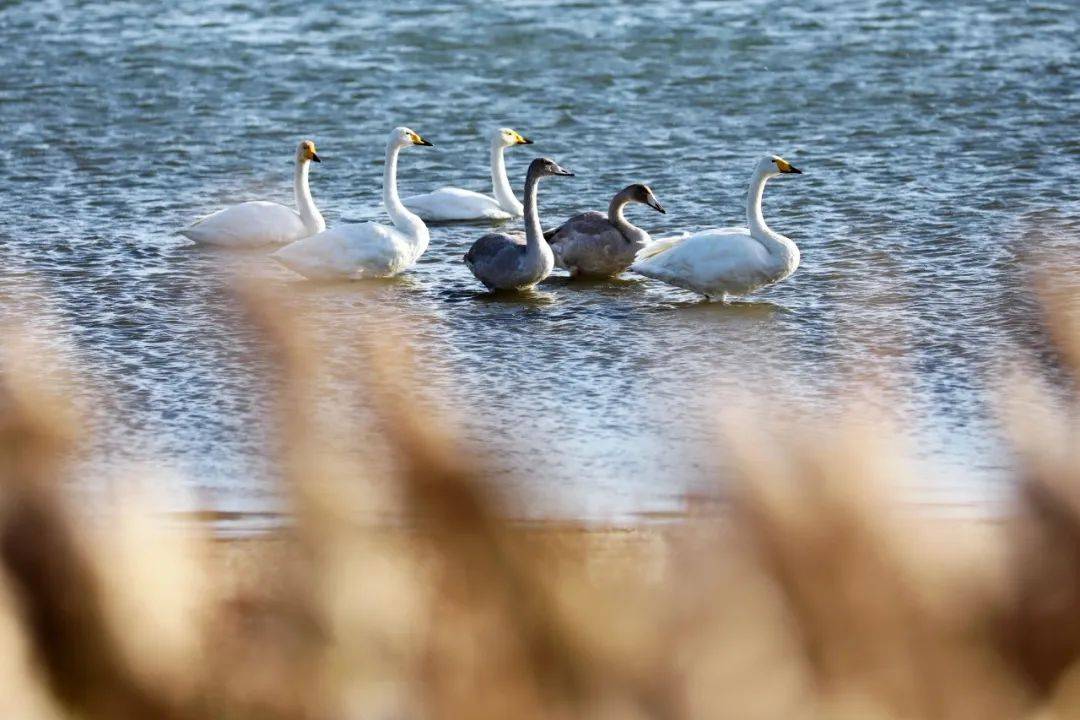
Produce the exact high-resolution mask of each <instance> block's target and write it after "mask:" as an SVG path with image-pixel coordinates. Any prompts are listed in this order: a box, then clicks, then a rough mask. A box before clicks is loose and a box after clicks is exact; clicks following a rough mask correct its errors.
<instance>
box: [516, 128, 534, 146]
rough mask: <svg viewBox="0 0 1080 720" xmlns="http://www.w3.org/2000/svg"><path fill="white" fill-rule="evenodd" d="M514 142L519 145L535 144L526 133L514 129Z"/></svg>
mask: <svg viewBox="0 0 1080 720" xmlns="http://www.w3.org/2000/svg"><path fill="white" fill-rule="evenodd" d="M514 142H516V143H517V144H518V145H532V144H533V141H532V140H530V139H529V138H527V137H525V136H524V135H522V134H521V133H519V132H518V131H517V130H515V131H514Z"/></svg>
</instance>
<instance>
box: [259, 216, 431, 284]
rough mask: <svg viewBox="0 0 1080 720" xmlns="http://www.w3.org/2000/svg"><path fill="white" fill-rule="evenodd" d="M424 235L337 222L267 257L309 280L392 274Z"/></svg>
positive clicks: (423, 242)
mask: <svg viewBox="0 0 1080 720" xmlns="http://www.w3.org/2000/svg"><path fill="white" fill-rule="evenodd" d="M423 235H424V237H422V238H419V239H416V238H411V237H409V236H408V235H406V234H405V233H403V232H401V231H399V230H398V229H396V228H394V227H392V226H390V225H383V224H381V223H375V222H368V223H361V224H355V225H340V226H338V227H335V228H331V229H330V230H324V231H323V232H321V233H318V234H317V235H312V236H311V237H307V238H304V239H303V240H299V241H297V242H294V243H292V244H291V245H287V246H285V247H283V248H281V249H280V250H278V251H277V252H275V253H273V254H272V255H271V256H270V257H272V258H274V259H275V260H277V261H278V262H280V263H281V264H282V265H284V266H285V267H287V268H289V269H290V270H292V271H294V272H296V273H299V274H300V275H303V276H304V277H306V278H308V279H310V280H360V279H367V278H385V277H393V276H394V275H397V274H398V273H400V272H402V271H404V270H406V269H407V268H409V267H410V266H411V265H412V264H413V263H415V262H416V260H417V259H418V258H419V257H420V255H422V254H423V252H424V250H426V249H427V245H428V243H427V237H426V236H427V231H426V230H425V231H424V233H423Z"/></svg>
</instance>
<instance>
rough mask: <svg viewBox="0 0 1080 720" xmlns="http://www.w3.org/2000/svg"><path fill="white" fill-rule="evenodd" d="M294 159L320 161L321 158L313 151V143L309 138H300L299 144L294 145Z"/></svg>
mask: <svg viewBox="0 0 1080 720" xmlns="http://www.w3.org/2000/svg"><path fill="white" fill-rule="evenodd" d="M296 159H297V160H298V161H299V162H307V161H309V160H314V161H315V162H317V163H321V162H322V158H320V157H319V154H318V153H317V152H315V143H313V142H312V141H311V140H301V141H300V144H299V145H297V146H296Z"/></svg>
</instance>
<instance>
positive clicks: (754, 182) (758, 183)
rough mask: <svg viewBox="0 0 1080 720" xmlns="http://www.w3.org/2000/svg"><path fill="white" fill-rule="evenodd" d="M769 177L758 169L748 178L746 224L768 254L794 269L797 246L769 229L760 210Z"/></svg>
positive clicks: (797, 253) (796, 258) (797, 251)
mask: <svg viewBox="0 0 1080 720" xmlns="http://www.w3.org/2000/svg"><path fill="white" fill-rule="evenodd" d="M769 177H770V175H769V174H768V173H764V172H760V171H759V172H756V173H754V177H753V178H751V180H750V190H749V191H748V192H747V195H746V224H747V226H748V227H749V228H750V235H751V237H753V238H754V239H755V240H757V241H758V242H759V243H761V244H762V245H763V246H764V247H765V249H766V250H768V251H769V254H770V255H772V256H773V257H774V258H775V259H777V260H778V261H779V262H780V263H781V265H782V266H785V267H790V268H791V269H794V266H795V265H798V263H799V248H798V247H796V245H795V243H794V242H792V241H791V240H790V239H789V238H786V237H784V236H783V235H781V234H780V233H778V232H774V231H773V230H772V229H770V228H769V226H768V225H766V224H765V216H764V215H763V214H762V211H761V199H762V196H763V195H764V194H765V183H767V182H768V181H769Z"/></svg>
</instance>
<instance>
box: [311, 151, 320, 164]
mask: <svg viewBox="0 0 1080 720" xmlns="http://www.w3.org/2000/svg"><path fill="white" fill-rule="evenodd" d="M311 159H312V160H314V161H315V162H317V163H321V162H322V158H321V157H319V156H318V155H316V154H315V153H311Z"/></svg>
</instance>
